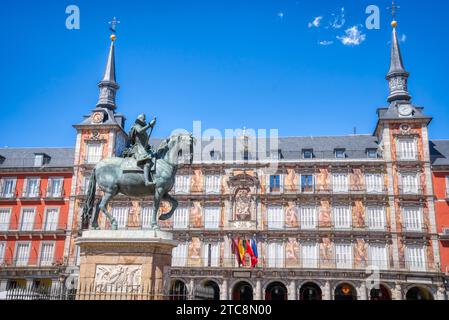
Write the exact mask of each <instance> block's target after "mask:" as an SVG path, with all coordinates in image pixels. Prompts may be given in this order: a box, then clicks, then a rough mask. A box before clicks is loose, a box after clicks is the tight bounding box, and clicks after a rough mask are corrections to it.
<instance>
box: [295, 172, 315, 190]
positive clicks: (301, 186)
mask: <svg viewBox="0 0 449 320" xmlns="http://www.w3.org/2000/svg"><path fill="white" fill-rule="evenodd" d="M310 176H312V190H311V191H304V190H303V185H302V177H310ZM315 188H316V187H315V175H314V174H313V173H310V174H307V173H304V174H301V175H300V178H299V190H301V193H305V194H310V193H314V192H315Z"/></svg>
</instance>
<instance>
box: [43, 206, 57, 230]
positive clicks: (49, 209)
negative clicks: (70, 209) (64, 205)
mask: <svg viewBox="0 0 449 320" xmlns="http://www.w3.org/2000/svg"><path fill="white" fill-rule="evenodd" d="M51 210H55V212H56V219H55V221H53V222H51V225H50V226H48V212H49V211H51ZM60 212H61V208H59V207H47V208H45V211H44V223H43V225H42V229H43V230H44V231H56V230H58V228H59V218H60V217H59V215H60Z"/></svg>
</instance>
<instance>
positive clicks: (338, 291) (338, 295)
mask: <svg viewBox="0 0 449 320" xmlns="http://www.w3.org/2000/svg"><path fill="white" fill-rule="evenodd" d="M335 300H338V301H342V300H349V301H351V300H357V291H356V290H355V289H354V287H353V286H351V285H350V284H347V283H342V284H340V285H339V286H338V287H337V288H335Z"/></svg>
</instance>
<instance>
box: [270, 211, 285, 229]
mask: <svg viewBox="0 0 449 320" xmlns="http://www.w3.org/2000/svg"><path fill="white" fill-rule="evenodd" d="M267 226H268V229H269V230H282V229H284V227H285V214H284V208H283V207H282V206H280V205H271V206H268V207H267Z"/></svg>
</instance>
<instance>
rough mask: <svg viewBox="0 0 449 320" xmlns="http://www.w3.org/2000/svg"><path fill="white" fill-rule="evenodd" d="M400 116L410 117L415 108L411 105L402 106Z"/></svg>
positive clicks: (399, 109) (399, 108)
mask: <svg viewBox="0 0 449 320" xmlns="http://www.w3.org/2000/svg"><path fill="white" fill-rule="evenodd" d="M398 112H399V115H401V116H403V117H409V116H411V115H412V113H413V107H412V106H411V105H409V104H402V105H400V106H399V107H398Z"/></svg>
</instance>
